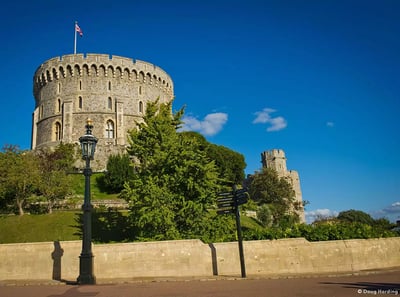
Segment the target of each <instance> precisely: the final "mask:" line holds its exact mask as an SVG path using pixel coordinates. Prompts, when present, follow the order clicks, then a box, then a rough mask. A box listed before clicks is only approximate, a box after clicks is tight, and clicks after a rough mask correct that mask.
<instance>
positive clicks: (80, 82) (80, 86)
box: [79, 80, 82, 90]
mask: <svg viewBox="0 0 400 297" xmlns="http://www.w3.org/2000/svg"><path fill="white" fill-rule="evenodd" d="M79 90H82V81H81V80H80V81H79Z"/></svg>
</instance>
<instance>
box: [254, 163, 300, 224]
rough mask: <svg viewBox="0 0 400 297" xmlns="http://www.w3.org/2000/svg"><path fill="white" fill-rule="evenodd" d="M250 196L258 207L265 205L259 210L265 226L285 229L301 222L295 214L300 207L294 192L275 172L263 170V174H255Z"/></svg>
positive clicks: (267, 169)
mask: <svg viewBox="0 0 400 297" xmlns="http://www.w3.org/2000/svg"><path fill="white" fill-rule="evenodd" d="M249 194H250V197H251V198H252V199H253V200H254V201H255V202H256V203H257V204H258V205H260V206H263V205H264V207H262V208H261V209H259V210H258V212H260V211H261V213H260V216H261V220H262V222H263V223H264V224H266V225H272V226H282V227H283V226H285V225H288V224H292V223H297V222H298V221H299V217H298V215H297V213H296V212H295V210H298V208H299V205H297V204H296V202H295V193H294V190H293V188H292V186H291V184H290V183H289V182H288V181H287V180H286V179H284V178H280V177H279V176H278V174H277V172H276V171H275V170H273V169H271V168H263V169H262V171H261V172H257V173H256V174H254V175H253V176H252V177H251V179H250V185H249ZM265 205H266V206H265ZM267 212H268V213H267Z"/></svg>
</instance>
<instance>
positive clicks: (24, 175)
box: [0, 146, 40, 216]
mask: <svg viewBox="0 0 400 297" xmlns="http://www.w3.org/2000/svg"><path fill="white" fill-rule="evenodd" d="M0 162H1V164H0V167H1V168H2V170H1V173H0V193H1V194H2V196H3V197H6V198H7V199H10V200H12V201H13V203H14V204H15V206H16V208H17V209H18V213H19V215H21V216H22V215H23V214H24V207H25V204H26V202H27V199H28V198H29V197H30V196H32V194H34V193H35V192H36V190H37V186H38V183H39V178H40V172H39V166H38V158H37V157H36V155H35V154H33V152H31V151H23V150H20V149H19V148H18V147H17V146H6V147H4V148H3V152H2V155H1V158H0Z"/></svg>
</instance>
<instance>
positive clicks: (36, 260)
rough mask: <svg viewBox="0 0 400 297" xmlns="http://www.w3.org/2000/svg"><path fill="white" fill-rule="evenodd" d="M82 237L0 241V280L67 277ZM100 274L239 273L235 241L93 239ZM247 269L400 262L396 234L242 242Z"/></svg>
mask: <svg viewBox="0 0 400 297" xmlns="http://www.w3.org/2000/svg"><path fill="white" fill-rule="evenodd" d="M80 252H81V241H65V242H43V243H20V244H1V245H0V281H1V280H30V279H32V280H51V279H58V280H68V281H75V280H76V278H77V277H78V275H79V255H80ZM93 254H94V256H95V258H94V272H95V275H96V277H97V278H98V279H112V278H139V277H211V276H213V275H221V276H240V271H241V270H240V261H239V252H238V244H237V242H228V243H215V244H204V243H203V242H201V241H200V240H178V241H160V242H140V243H116V244H95V245H93ZM244 255H245V263H246V271H247V275H248V276H251V275H260V276H268V275H300V274H321V273H334V274H336V273H347V272H357V271H362V270H374V269H385V268H393V267H400V237H395V238H380V239H365V240H364V239H357V240H337V241H325V242H308V241H307V240H305V239H303V238H295V239H281V240H260V241H246V242H244Z"/></svg>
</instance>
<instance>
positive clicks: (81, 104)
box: [78, 96, 83, 109]
mask: <svg viewBox="0 0 400 297" xmlns="http://www.w3.org/2000/svg"><path fill="white" fill-rule="evenodd" d="M82 107H83V99H82V97H81V96H79V98H78V108H79V109H82Z"/></svg>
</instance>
